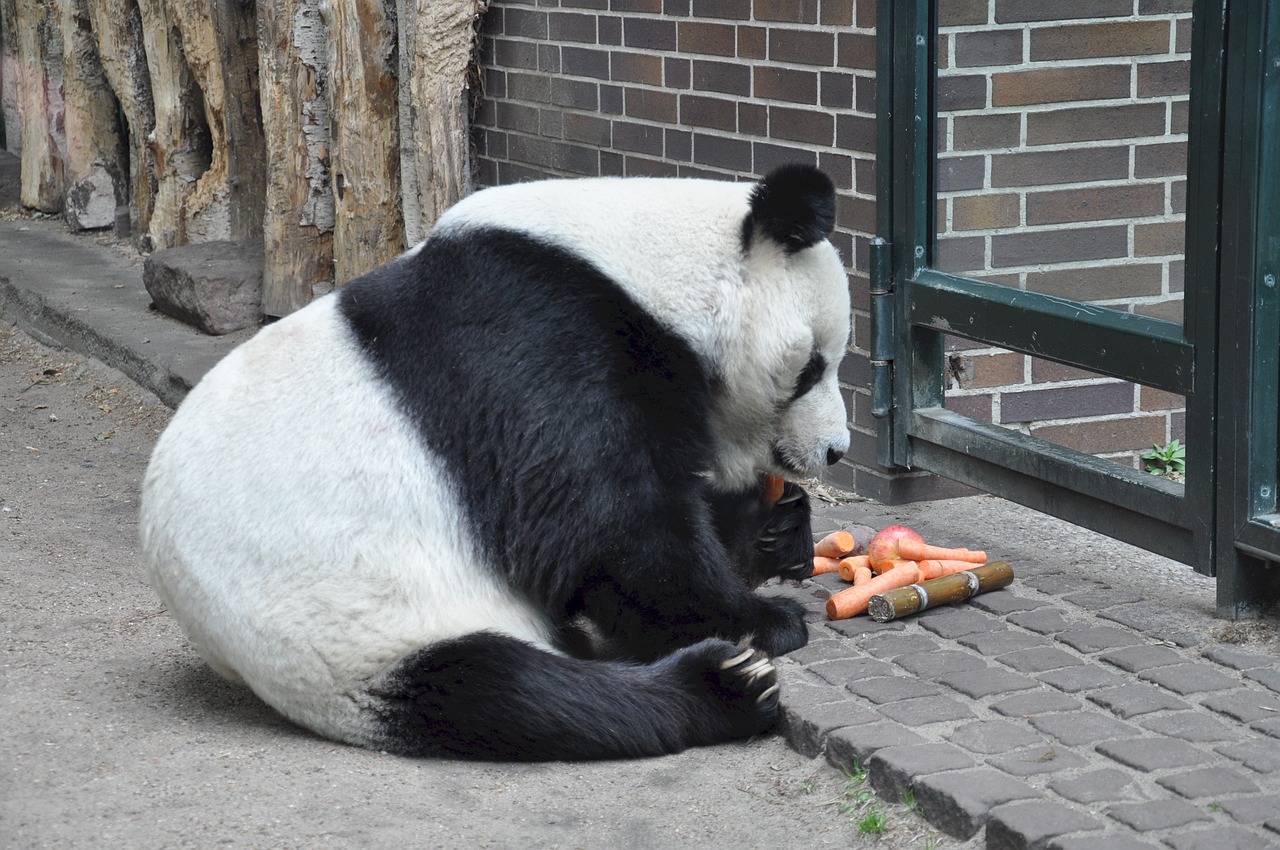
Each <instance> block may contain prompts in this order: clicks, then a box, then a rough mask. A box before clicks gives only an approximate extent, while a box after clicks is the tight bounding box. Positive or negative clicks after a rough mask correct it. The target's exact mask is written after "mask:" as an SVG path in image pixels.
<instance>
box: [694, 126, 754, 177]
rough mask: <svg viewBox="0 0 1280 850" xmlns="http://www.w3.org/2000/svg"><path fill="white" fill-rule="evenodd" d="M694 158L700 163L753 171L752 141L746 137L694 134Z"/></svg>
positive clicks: (734, 169) (733, 169)
mask: <svg viewBox="0 0 1280 850" xmlns="http://www.w3.org/2000/svg"><path fill="white" fill-rule="evenodd" d="M693 159H694V162H697V163H698V164H700V165H710V166H714V167H718V168H726V169H729V170H732V171H746V172H749V171H751V142H750V141H748V140H746V139H735V138H728V137H725V136H712V135H707V134H704V133H694V134H693Z"/></svg>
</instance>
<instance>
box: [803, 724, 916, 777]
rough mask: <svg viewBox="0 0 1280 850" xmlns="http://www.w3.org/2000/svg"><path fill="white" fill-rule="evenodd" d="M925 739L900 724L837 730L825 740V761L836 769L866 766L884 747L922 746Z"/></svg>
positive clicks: (868, 725) (867, 725)
mask: <svg viewBox="0 0 1280 850" xmlns="http://www.w3.org/2000/svg"><path fill="white" fill-rule="evenodd" d="M924 742H925V740H924V738H922V737H920V736H919V735H917V734H916V733H915V732H912V731H911V730H910V729H908V728H907V727H905V726H903V725H902V724H901V723H895V722H893V721H892V720H881V721H879V722H877V723H863V724H861V725H858V726H848V727H845V728H843V729H836V730H835V731H833V732H832V733H831V734H830V735H828V736H827V761H828V762H830V763H831V764H833V765H835V766H836V767H838V768H851V767H853V766H854V765H860V764H866V763H867V762H868V761H869V760H870V759H871V756H872V755H874V754H875V753H876V751H877V750H880V749H882V748H884V747H898V746H904V745H908V744H922V743H924Z"/></svg>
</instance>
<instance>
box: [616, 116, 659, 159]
mask: <svg viewBox="0 0 1280 850" xmlns="http://www.w3.org/2000/svg"><path fill="white" fill-rule="evenodd" d="M613 146H614V147H615V148H617V149H618V150H620V151H630V152H632V153H643V154H649V155H650V156H662V128H661V127H653V126H650V125H648V124H632V123H630V122H627V121H615V122H613Z"/></svg>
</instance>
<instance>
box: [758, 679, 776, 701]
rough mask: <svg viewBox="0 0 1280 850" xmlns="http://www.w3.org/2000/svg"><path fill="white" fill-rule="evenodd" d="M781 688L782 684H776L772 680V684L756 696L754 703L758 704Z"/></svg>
mask: <svg viewBox="0 0 1280 850" xmlns="http://www.w3.org/2000/svg"><path fill="white" fill-rule="evenodd" d="M781 689H782V685H780V684H778V683H777V682H774V683H773V684H772V685H770V686H769V687H767V688H765V689H764V690H763V691H762V692H761V693H760V696H758V697H756V705H759V704H760V703H762V702H764V701H765V700H767V699H769V697H771V696H773V695H774V694H776V693H777V692H778V691H779V690H781Z"/></svg>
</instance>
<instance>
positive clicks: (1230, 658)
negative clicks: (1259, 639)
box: [1201, 643, 1276, 670]
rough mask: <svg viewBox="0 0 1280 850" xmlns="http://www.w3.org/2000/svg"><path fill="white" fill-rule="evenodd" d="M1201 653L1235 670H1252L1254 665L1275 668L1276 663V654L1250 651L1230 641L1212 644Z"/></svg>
mask: <svg viewBox="0 0 1280 850" xmlns="http://www.w3.org/2000/svg"><path fill="white" fill-rule="evenodd" d="M1201 654H1202V655H1204V657H1205V658H1207V659H1209V660H1210V661H1214V662H1217V663H1218V664H1222V665H1224V666H1226V667H1231V668H1233V669H1235V670H1251V669H1253V668H1254V667H1273V668H1274V666H1275V663H1276V659H1275V656H1274V655H1261V654H1259V653H1257V652H1249V651H1248V650H1247V649H1241V648H1240V647H1238V646H1234V645H1232V644H1229V643H1214V644H1210V645H1208V646H1206V647H1205V648H1204V649H1202V650H1201Z"/></svg>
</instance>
